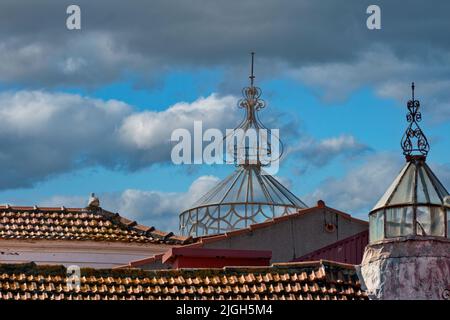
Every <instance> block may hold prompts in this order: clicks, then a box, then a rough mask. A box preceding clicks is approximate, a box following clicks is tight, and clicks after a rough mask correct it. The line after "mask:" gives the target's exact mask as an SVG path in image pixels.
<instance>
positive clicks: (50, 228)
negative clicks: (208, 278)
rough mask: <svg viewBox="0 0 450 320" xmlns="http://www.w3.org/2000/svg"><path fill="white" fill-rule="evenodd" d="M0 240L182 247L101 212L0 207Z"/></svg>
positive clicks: (176, 239)
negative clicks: (157, 244) (130, 243)
mask: <svg viewBox="0 0 450 320" xmlns="http://www.w3.org/2000/svg"><path fill="white" fill-rule="evenodd" d="M0 239H16V240H94V241H114V242H117V241H119V242H137V243H163V244H174V245H180V244H186V243H190V242H191V240H192V238H190V237H181V236H175V235H174V234H173V233H172V232H163V231H160V230H156V229H155V228H154V227H147V226H144V225H140V224H138V223H137V222H136V221H132V220H129V219H126V218H124V217H121V216H120V215H119V214H118V213H112V212H109V211H106V210H104V209H102V208H98V209H89V208H65V207H55V208H44V207H36V206H34V207H19V206H9V205H7V206H0Z"/></svg>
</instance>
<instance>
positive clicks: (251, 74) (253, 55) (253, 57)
mask: <svg viewBox="0 0 450 320" xmlns="http://www.w3.org/2000/svg"><path fill="white" fill-rule="evenodd" d="M254 62H255V53H254V52H252V67H251V72H250V76H249V78H250V87H253V80H254V79H255V76H254V74H253V64H254Z"/></svg>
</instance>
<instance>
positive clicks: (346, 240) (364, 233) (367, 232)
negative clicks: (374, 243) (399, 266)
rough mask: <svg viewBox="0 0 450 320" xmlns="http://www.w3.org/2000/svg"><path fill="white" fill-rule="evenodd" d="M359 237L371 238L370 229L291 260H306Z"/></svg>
mask: <svg viewBox="0 0 450 320" xmlns="http://www.w3.org/2000/svg"><path fill="white" fill-rule="evenodd" d="M359 237H367V240H368V239H369V229H367V230H364V231H361V232H359V233H355V234H354V235H351V236H349V237H347V238H344V239H341V240H338V241H336V242H334V243H332V244H329V245H326V246H324V247H322V248H319V249H317V250H314V251H311V252H310V253H307V254H304V255H302V256H300V257H297V258H294V259H292V260H291V262H299V261H304V260H303V259H305V258H308V257H309V256H311V255H314V254H316V253H320V252H322V251H326V250H329V249H333V248H336V247H339V246H341V245H343V244H345V243H347V242H349V241H352V240H355V239H358V238H359ZM330 261H331V260H330Z"/></svg>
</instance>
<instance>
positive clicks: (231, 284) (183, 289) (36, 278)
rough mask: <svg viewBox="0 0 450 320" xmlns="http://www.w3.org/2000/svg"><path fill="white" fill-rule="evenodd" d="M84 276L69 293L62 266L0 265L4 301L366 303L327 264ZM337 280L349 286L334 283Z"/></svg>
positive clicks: (349, 278)
mask: <svg viewBox="0 0 450 320" xmlns="http://www.w3.org/2000/svg"><path fill="white" fill-rule="evenodd" d="M81 274H82V276H81V277H80V285H79V287H76V286H74V287H69V286H68V285H67V283H66V280H67V278H66V269H65V268H64V267H62V266H36V265H35V264H34V263H29V264H20V265H6V264H4V265H0V300H47V299H51V300H172V299H182V300H184V299H200V300H202V299H208V300H210V299H222V300H224V299H226V300H228V299H233V300H241V299H255V300H316V299H319V300H341V299H345V300H347V299H367V296H366V293H365V292H364V291H362V290H361V288H360V285H359V281H357V276H356V273H355V270H354V267H352V266H349V265H344V264H336V263H330V262H328V261H320V262H310V263H305V262H303V263H286V264H274V265H272V266H270V267H225V268H222V269H180V270H156V271H144V270H137V269H126V270H117V269H104V270H101V269H99V270H95V269H81ZM339 278H342V279H345V281H341V282H339V281H335V280H334V279H339ZM329 279H332V282H330V281H329Z"/></svg>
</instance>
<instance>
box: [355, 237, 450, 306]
mask: <svg viewBox="0 0 450 320" xmlns="http://www.w3.org/2000/svg"><path fill="white" fill-rule="evenodd" d="M360 278H362V279H361V280H362V282H364V285H365V287H366V289H367V292H368V294H369V298H371V299H386V300H392V299H408V300H410V299H426V300H429V299H433V300H442V299H449V298H450V240H446V239H442V240H436V239H431V238H416V239H414V238H412V239H411V238H410V239H403V240H399V241H384V242H382V243H378V244H371V245H368V246H367V247H366V250H365V252H364V257H363V261H362V263H361V266H360Z"/></svg>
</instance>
